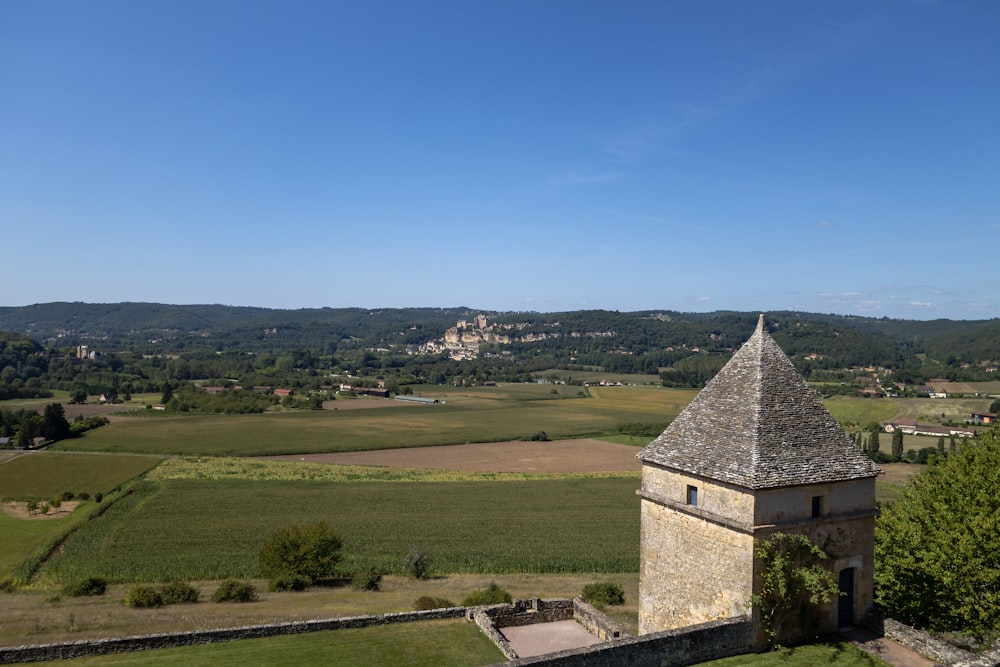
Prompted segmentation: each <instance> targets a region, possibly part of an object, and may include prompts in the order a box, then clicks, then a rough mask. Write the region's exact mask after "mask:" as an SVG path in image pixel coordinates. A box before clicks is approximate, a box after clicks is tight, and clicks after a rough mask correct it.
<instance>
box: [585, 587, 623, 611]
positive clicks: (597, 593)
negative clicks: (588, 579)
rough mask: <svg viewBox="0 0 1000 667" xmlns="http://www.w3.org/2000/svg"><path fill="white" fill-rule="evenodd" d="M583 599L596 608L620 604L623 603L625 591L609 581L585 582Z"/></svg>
mask: <svg viewBox="0 0 1000 667" xmlns="http://www.w3.org/2000/svg"><path fill="white" fill-rule="evenodd" d="M583 599H584V601H586V602H589V603H590V604H592V605H594V606H595V607H598V608H603V607H606V606H608V605H620V604H625V591H623V590H622V587H621V586H619V585H618V584H615V583H611V582H603V583H593V584H587V585H586V586H584V587H583Z"/></svg>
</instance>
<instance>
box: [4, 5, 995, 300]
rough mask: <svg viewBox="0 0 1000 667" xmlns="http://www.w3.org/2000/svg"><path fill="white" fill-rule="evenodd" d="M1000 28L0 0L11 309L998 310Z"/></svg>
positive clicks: (736, 15)
mask: <svg viewBox="0 0 1000 667" xmlns="http://www.w3.org/2000/svg"><path fill="white" fill-rule="evenodd" d="M998 34H1000V3H997V2H993V1H992V0H983V1H981V2H972V1H970V2H948V1H944V0H942V1H932V0H926V1H916V0H912V1H903V0H884V1H874V2H873V1H869V0H864V1H851V0H846V1H838V2H813V1H802V0H773V1H769V0H760V1H754V2H750V1H745V0H740V1H733V2H711V1H705V0H697V1H690V2H673V1H666V0H663V1H657V2H642V1H635V2H626V3H612V2H587V1H584V0H570V1H556V0H551V1H549V0H542V1H539V0H530V1H519V0H513V1H500V0H496V1H492V2H486V1H479V0H461V1H456V2H440V1H436V0H426V1H424V0H421V1H417V0H407V1H405V2H384V1H380V0H365V2H357V1H354V0H352V1H350V2H332V1H323V2H301V1H295V0H284V1H281V2H279V1H277V0H275V1H273V2H253V1H250V0H238V1H227V0H211V1H209V2H204V1H202V0H199V1H197V2H189V1H186V0H170V1H169V2H166V1H163V2H153V1H143V2H134V1H133V0H128V1H121V2H117V1H115V2H112V1H107V0H93V1H90V2H76V1H72V2H70V1H46V0H5V1H4V2H0V91H2V92H0V100H2V103H0V228H2V239H3V241H2V242H0V248H2V249H3V252H2V257H3V260H2V261H3V265H4V276H5V278H4V279H3V280H2V281H0V305H7V306H17V305H27V304H31V303H40V302H48V301H87V302H118V301H154V302H162V303H223V304H232V305H255V306H267V307H275V308H301V307H321V306H330V307H341V306H362V307H405V306H460V305H465V306H469V307H473V308H482V309H496V310H535V311H560V310H575V309H582V308H608V309H614V310H622V311H628V310H645V309H670V310H680V311H711V310H721V309H735V310H745V311H762V312H763V311H769V310H779V309H780V310H801V311H811V312H824V313H844V314H857V315H868V316H877V317H882V316H888V317H902V318H910V319H933V318H937V317H947V318H953V319H983V318H992V317H998V316H1000V262H998V261H997V254H998V253H997V248H998V247H1000V39H998V38H997V36H998Z"/></svg>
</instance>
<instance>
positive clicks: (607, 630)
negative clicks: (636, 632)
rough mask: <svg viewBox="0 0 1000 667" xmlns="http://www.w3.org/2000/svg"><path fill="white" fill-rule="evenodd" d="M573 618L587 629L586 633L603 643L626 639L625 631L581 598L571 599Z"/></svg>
mask: <svg viewBox="0 0 1000 667" xmlns="http://www.w3.org/2000/svg"><path fill="white" fill-rule="evenodd" d="M573 618H574V619H576V622H577V623H579V624H580V625H582V626H583V627H585V628H586V629H587V632H589V633H590V634H592V635H594V636H596V637H598V638H599V639H601V640H603V641H606V642H607V641H611V640H613V639H621V638H622V637H628V636H629V634H628V633H627V632H625V629H624V628H623V627H622V626H620V625H618V624H617V623H615V622H614V621H613V620H611V619H610V618H608V617H607V615H605V613H604V612H602V611H601V610H600V609H598V608H597V607H595V606H594V605H592V604H589V603H587V602H584V601H583V599H582V598H573Z"/></svg>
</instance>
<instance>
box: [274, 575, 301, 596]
mask: <svg viewBox="0 0 1000 667" xmlns="http://www.w3.org/2000/svg"><path fill="white" fill-rule="evenodd" d="M309 584H310V581H309V577H303V576H302V575H300V574H283V575H281V576H280V577H275V578H274V579H272V580H271V581H270V582H268V588H269V589H270V590H272V591H277V592H281V591H304V590H305V589H307V588H309Z"/></svg>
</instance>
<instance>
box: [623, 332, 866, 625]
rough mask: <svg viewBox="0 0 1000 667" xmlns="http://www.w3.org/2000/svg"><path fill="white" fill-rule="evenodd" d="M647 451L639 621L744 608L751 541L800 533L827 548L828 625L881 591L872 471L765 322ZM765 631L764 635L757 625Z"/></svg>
mask: <svg viewBox="0 0 1000 667" xmlns="http://www.w3.org/2000/svg"><path fill="white" fill-rule="evenodd" d="M638 457H639V458H640V459H641V460H642V488H641V489H640V490H639V495H640V497H641V511H642V517H641V521H642V523H641V548H640V563H641V564H640V574H639V632H640V633H648V632H658V631H661V630H668V629H675V628H680V627H685V626H688V625H694V624H697V623H704V622H706V621H713V620H717V619H723V618H731V617H735V616H742V615H745V614H748V612H749V608H748V602H749V600H750V597H751V595H752V594H753V593H754V586H755V581H756V580H757V571H758V567H759V564H758V563H756V562H755V559H754V553H753V550H754V540H755V539H759V540H766V539H767V538H768V537H769V536H770V535H772V534H774V533H777V532H784V533H802V534H805V535H808V536H809V537H810V538H811V539H812V541H813V543H814V544H817V545H819V546H821V547H823V548H824V549H825V550H826V551H827V553H829V554H830V555H831V560H830V561H828V563H829V564H830V565H831V566H832V568H833V570H834V572H835V573H836V574H837V576H838V577H839V580H840V587H841V596H840V598H839V600H838V601H837V602H834V603H832V604H829V605H826V606H825V607H822V608H821V609H820V613H821V615H822V619H821V625H822V627H821V628H820V629H821V630H824V631H825V630H835V629H836V628H837V627H843V626H847V625H853V624H855V623H856V622H857V621H858V620H859V619H860V617H861V615H862V614H863V613H864V612H865V611H866V610H867V609H868V607H869V606H870V604H871V601H872V561H873V559H874V533H875V516H876V513H877V512H876V509H875V477H876V476H877V475H879V474H880V473H881V471H880V470H879V468H878V467H877V466H876V465H875V464H874V463H873V462H872V461H871V460H870V459H869V458H868V457H867V456H865V455H864V454H863V453H862V452H861V451H859V450H858V448H857V447H856V446H855V444H854V442H853V441H852V440H851V439H850V438H849V437H848V435H847V434H846V433H845V432H844V430H843V429H842V428H841V427H840V425H839V424H838V423H837V421H836V420H835V419H834V418H833V416H832V415H830V413H829V412H828V411H827V410H826V408H825V407H824V406H823V403H822V402H821V400H820V398H819V396H818V395H817V394H816V393H815V392H814V391H813V390H812V389H810V388H809V387H808V386H807V385H806V382H805V380H804V379H803V378H802V376H801V375H799V373H798V371H796V370H795V367H794V366H793V365H792V362H791V360H790V359H789V358H788V357H787V356H786V355H785V353H784V352H782V351H781V348H779V347H778V345H777V343H775V342H774V339H772V338H771V336H769V335H768V333H767V332H766V331H765V329H764V316H763V315H761V316H760V321H759V322H758V324H757V329H756V330H755V331H754V333H753V335H752V336H750V339H749V340H747V342H746V343H745V344H744V345H743V347H741V348H740V349H739V350H738V351H737V352H736V354H735V355H733V357H732V359H730V360H729V362H728V363H726V365H725V366H724V367H723V368H722V370H720V371H719V373H718V375H716V376H715V377H714V378H713V379H712V380H711V381H710V382H709V383H708V384H707V385H706V386H705V388H704V389H703V390H702V391H701V392H700V393H699V394H698V395H697V396H696V397H695V398H694V400H693V401H692V402H691V403H690V405H688V407H687V408H686V409H685V410H684V411H683V412H682V413H681V414H680V415H678V417H677V419H675V420H674V421H673V423H671V424H670V426H669V427H668V428H667V429H666V430H665V431H664V432H663V433H662V434H661V435H660V436H659V437H658V438H656V439H655V440H654V441H653V442H651V443H650V444H649V446H647V447H646V448H645V449H644V450H643V451H642V452H641V453H640V454H639V455H638ZM758 637H760V634H759V632H758Z"/></svg>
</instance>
